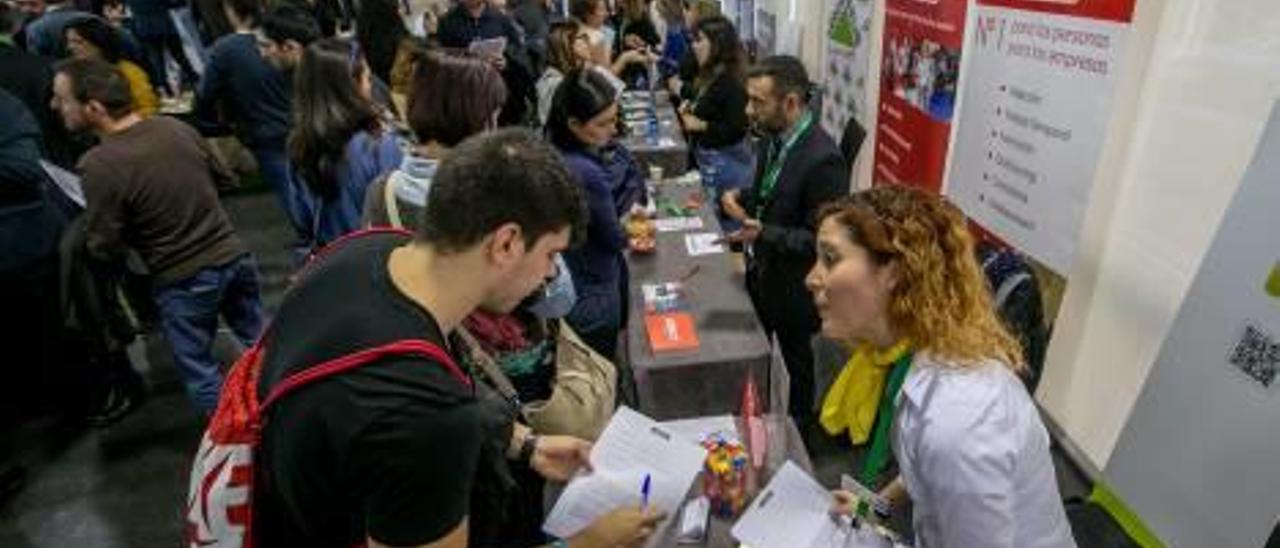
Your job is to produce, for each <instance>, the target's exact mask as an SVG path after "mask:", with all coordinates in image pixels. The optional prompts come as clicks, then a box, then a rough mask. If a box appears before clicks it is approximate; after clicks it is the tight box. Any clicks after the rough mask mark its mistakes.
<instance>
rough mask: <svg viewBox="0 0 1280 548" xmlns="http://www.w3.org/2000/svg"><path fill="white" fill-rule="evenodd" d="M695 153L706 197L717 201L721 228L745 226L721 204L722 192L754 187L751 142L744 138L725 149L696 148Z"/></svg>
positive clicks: (753, 158) (732, 229) (754, 164)
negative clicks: (726, 212)
mask: <svg viewBox="0 0 1280 548" xmlns="http://www.w3.org/2000/svg"><path fill="white" fill-rule="evenodd" d="M693 156H694V159H695V160H696V161H697V162H698V174H699V175H701V176H702V186H703V187H704V188H705V189H706V193H707V199H708V200H715V202H714V203H715V204H716V216H717V218H719V220H720V228H722V229H723V230H724V231H725V232H726V233H728V232H733V231H735V230H737V229H739V228H742V223H739V222H738V221H737V220H736V219H732V218H730V217H729V216H728V215H725V214H724V211H722V210H721V209H720V206H719V204H720V195H722V194H724V193H725V192H728V191H730V190H735V189H742V188H747V187H749V186H751V176H752V175H753V174H754V173H755V167H756V161H755V154H754V153H753V152H752V150H751V145H750V144H749V143H748V142H747V141H743V142H741V143H738V144H736V145H732V146H728V147H724V148H704V147H695V148H694V149H693Z"/></svg>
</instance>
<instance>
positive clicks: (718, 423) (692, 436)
mask: <svg viewBox="0 0 1280 548" xmlns="http://www.w3.org/2000/svg"><path fill="white" fill-rule="evenodd" d="M662 427H663V428H666V429H667V430H670V431H671V432H672V433H674V434H675V435H677V436H681V437H683V438H684V439H687V440H689V441H692V442H693V443H699V444H700V443H702V440H704V439H706V438H707V436H710V435H711V434H721V435H723V436H725V438H726V439H729V440H733V441H741V440H742V437H741V436H739V435H738V421H737V419H736V418H734V417H733V415H717V416H714V417H698V418H696V419H680V420H674V421H666V422H663V423H662Z"/></svg>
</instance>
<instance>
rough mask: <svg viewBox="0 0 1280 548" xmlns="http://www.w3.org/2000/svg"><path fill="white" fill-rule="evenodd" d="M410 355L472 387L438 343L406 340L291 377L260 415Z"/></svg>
mask: <svg viewBox="0 0 1280 548" xmlns="http://www.w3.org/2000/svg"><path fill="white" fill-rule="evenodd" d="M407 355H418V356H422V357H425V358H431V359H433V360H436V361H438V362H440V363H441V364H443V365H444V367H445V369H447V370H448V371H449V373H451V374H453V376H454V378H456V379H458V381H460V382H462V383H463V384H465V385H467V386H468V387H470V386H471V378H470V377H468V376H467V375H466V374H465V373H463V372H462V369H461V368H459V367H458V364H457V363H455V362H454V361H453V358H452V357H450V356H449V353H448V352H445V351H444V349H442V348H440V347H439V346H437V345H436V344H434V343H430V342H427V341H424V340H420V339H406V340H400V341H395V342H392V343H388V344H384V345H382V346H375V347H373V348H369V349H365V350H361V351H359V352H354V353H351V354H347V355H345V356H340V357H338V358H334V359H332V360H329V361H327V362H324V363H321V364H319V365H316V366H313V367H308V368H307V369H305V370H303V371H299V372H297V373H294V374H292V375H289V376H288V377H285V379H284V380H282V381H280V383H279V384H277V385H276V386H275V387H274V388H272V389H271V392H270V393H269V394H267V397H266V398H265V399H263V400H262V404H261V405H260V406H259V412H265V411H266V410H267V408H269V407H270V406H271V404H273V403H275V402H276V401H279V400H280V398H283V397H285V396H287V395H289V394H290V393H292V392H293V391H295V390H297V389H299V388H302V387H304V386H307V385H309V384H311V383H314V382H316V381H319V380H323V379H326V378H329V377H332V376H334V375H338V374H341V373H345V372H347V371H351V370H353V369H356V368H359V367H360V366H363V365H367V364H370V363H373V362H375V361H377V360H379V359H382V358H385V357H388V356H407Z"/></svg>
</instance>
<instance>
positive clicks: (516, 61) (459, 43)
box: [439, 0, 537, 126]
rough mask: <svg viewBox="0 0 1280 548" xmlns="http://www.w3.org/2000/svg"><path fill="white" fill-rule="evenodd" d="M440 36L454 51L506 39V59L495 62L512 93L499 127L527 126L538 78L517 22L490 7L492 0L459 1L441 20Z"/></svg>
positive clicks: (445, 45)
mask: <svg viewBox="0 0 1280 548" xmlns="http://www.w3.org/2000/svg"><path fill="white" fill-rule="evenodd" d="M439 35H440V45H441V46H444V47H446V48H451V49H465V48H468V47H470V46H471V43H472V42H475V41H477V40H491V39H494V38H506V40H507V46H506V50H505V51H504V52H503V55H502V57H494V58H492V59H491V61H492V63H493V65H494V68H497V69H498V71H499V72H501V73H502V81H503V82H504V83H506V85H507V91H508V93H507V104H506V105H504V106H503V107H502V112H501V113H500V114H499V115H498V123H499V124H501V125H503V126H510V125H520V124H523V123H524V122H525V118H526V117H527V116H528V114H529V105H530V103H531V102H532V101H533V100H534V97H535V93H536V92H535V91H534V87H533V84H534V81H536V80H537V76H536V74H535V73H534V72H533V64H532V62H531V61H530V59H529V52H528V50H527V49H526V48H525V43H524V37H523V36H522V33H521V31H520V27H519V26H517V25H516V23H515V21H514V20H513V19H511V17H509V16H507V14H505V13H503V12H502V11H501V10H498V9H497V8H495V7H493V6H491V5H489V0H459V2H458V3H457V4H455V5H454V6H453V8H451V9H450V10H449V12H448V13H446V14H445V15H444V17H443V18H442V19H440V29H439Z"/></svg>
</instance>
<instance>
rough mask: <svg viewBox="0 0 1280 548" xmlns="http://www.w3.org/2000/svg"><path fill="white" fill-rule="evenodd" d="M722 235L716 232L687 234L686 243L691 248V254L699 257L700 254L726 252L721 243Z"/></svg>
mask: <svg viewBox="0 0 1280 548" xmlns="http://www.w3.org/2000/svg"><path fill="white" fill-rule="evenodd" d="M720 238H721V236H720V235H719V234H716V233H714V232H699V233H697V234H685V236H684V244H685V247H688V248H689V256H690V257H697V256H698V255H713V254H716V253H724V246H723V245H721V244H720V243H719V240H720Z"/></svg>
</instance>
